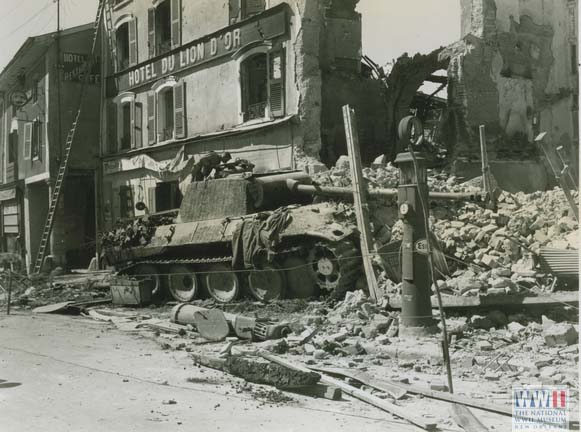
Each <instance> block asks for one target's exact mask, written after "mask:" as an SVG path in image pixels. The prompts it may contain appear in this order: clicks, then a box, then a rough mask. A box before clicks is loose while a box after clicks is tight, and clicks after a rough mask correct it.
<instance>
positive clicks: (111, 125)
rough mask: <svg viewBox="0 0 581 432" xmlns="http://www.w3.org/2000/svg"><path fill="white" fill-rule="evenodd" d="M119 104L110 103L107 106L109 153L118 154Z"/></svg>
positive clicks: (107, 150)
mask: <svg viewBox="0 0 581 432" xmlns="http://www.w3.org/2000/svg"><path fill="white" fill-rule="evenodd" d="M117 115H118V114H117V104H116V103H114V102H111V101H110V102H109V103H108V105H107V131H108V133H107V149H106V152H107V153H116V152H117Z"/></svg>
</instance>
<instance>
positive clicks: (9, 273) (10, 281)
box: [6, 269, 12, 315]
mask: <svg viewBox="0 0 581 432" xmlns="http://www.w3.org/2000/svg"><path fill="white" fill-rule="evenodd" d="M11 301H12V271H11V269H8V304H7V305H6V315H10V302H11Z"/></svg>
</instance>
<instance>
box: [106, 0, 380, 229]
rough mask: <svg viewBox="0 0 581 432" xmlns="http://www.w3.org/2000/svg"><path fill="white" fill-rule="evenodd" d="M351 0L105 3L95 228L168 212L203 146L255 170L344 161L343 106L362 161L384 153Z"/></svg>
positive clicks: (374, 87) (376, 89) (375, 94)
mask: <svg viewBox="0 0 581 432" xmlns="http://www.w3.org/2000/svg"><path fill="white" fill-rule="evenodd" d="M291 3H292V4H291ZM356 3H357V1H356V0H341V1H339V0H299V1H296V2H289V3H284V2H281V1H279V0H198V1H195V2H192V1H185V0H121V1H115V0H113V1H112V3H111V8H112V11H111V20H110V26H111V28H108V29H107V30H109V32H108V34H109V37H105V38H104V39H103V49H104V52H108V53H110V55H109V56H108V58H107V61H104V62H103V64H102V67H103V75H105V76H106V90H105V94H104V99H105V100H104V103H103V111H102V115H103V119H104V121H103V124H102V127H103V130H102V134H101V135H102V142H101V150H102V161H103V191H102V198H103V200H102V217H103V221H104V226H105V227H110V226H111V225H112V224H113V222H114V221H115V220H118V219H124V218H131V217H134V216H139V215H141V214H143V213H144V212H159V211H163V210H167V209H171V208H175V207H177V206H178V205H179V202H180V199H181V192H180V190H183V189H184V187H185V186H186V185H187V184H188V183H189V181H190V177H189V173H190V170H191V167H192V165H193V163H194V162H195V160H196V159H197V158H199V157H200V155H202V154H204V153H205V152H208V151H210V150H214V151H217V152H223V151H228V152H230V153H231V155H232V157H233V158H241V159H247V160H249V161H250V162H252V163H253V164H254V165H255V172H266V171H271V170H280V169H291V168H295V167H297V166H299V165H300V162H301V161H305V160H307V161H308V160H315V159H320V160H323V161H324V162H330V163H332V162H334V160H336V159H337V158H338V157H339V156H340V155H341V154H346V147H345V138H344V132H343V121H342V114H341V106H342V105H343V104H346V103H349V104H351V105H354V106H355V107H356V108H357V109H358V113H359V114H360V136H361V141H362V153H363V154H364V158H367V159H371V158H372V157H374V156H376V155H377V154H379V153H381V152H382V151H381V150H382V146H383V145H385V134H384V131H383V130H382V128H381V116H382V114H383V113H382V106H381V100H382V96H381V91H380V89H381V87H380V84H379V83H377V82H375V81H373V80H371V79H368V78H364V77H363V76H362V74H361V62H360V60H361V17H360V15H359V14H358V13H357V12H356V11H355V6H356ZM105 25H106V24H105ZM104 34H107V32H104ZM369 101H376V102H375V104H374V103H370V102H369ZM137 202H142V203H144V204H145V207H146V209H145V210H141V211H140V210H137V209H136V208H135V204H136V203H137ZM140 207H141V208H143V206H140Z"/></svg>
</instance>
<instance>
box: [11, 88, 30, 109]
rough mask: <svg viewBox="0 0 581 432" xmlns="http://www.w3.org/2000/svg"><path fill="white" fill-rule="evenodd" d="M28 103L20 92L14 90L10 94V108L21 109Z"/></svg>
mask: <svg viewBox="0 0 581 432" xmlns="http://www.w3.org/2000/svg"><path fill="white" fill-rule="evenodd" d="M27 102H28V96H26V93H24V92H23V91H22V90H14V91H13V92H12V93H10V103H11V104H12V106H15V107H17V108H22V107H23V106H24V105H26V103H27Z"/></svg>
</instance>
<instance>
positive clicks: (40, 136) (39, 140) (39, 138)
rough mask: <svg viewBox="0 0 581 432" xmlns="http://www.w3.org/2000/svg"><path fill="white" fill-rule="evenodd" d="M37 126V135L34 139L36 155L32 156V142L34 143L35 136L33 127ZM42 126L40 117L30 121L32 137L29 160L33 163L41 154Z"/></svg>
mask: <svg viewBox="0 0 581 432" xmlns="http://www.w3.org/2000/svg"><path fill="white" fill-rule="evenodd" d="M35 124H38V126H37V133H38V135H37V136H36V139H37V140H38V153H37V154H36V155H33V154H32V153H33V152H32V149H33V148H34V145H35V143H34V141H35V139H34V138H35V135H34V125H35ZM43 135H44V125H43V122H42V121H41V119H40V117H36V118H35V119H34V120H32V136H31V140H30V159H31V160H33V161H38V160H40V155H41V152H42V142H43V138H44V136H43Z"/></svg>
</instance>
